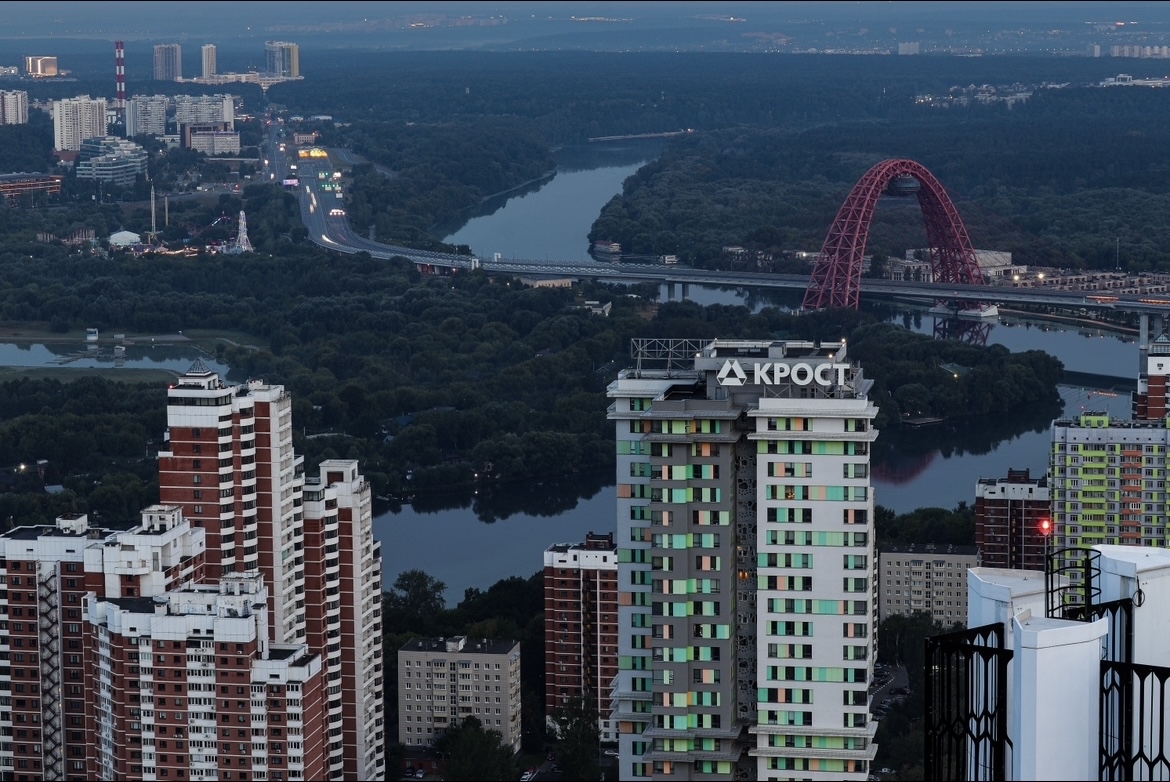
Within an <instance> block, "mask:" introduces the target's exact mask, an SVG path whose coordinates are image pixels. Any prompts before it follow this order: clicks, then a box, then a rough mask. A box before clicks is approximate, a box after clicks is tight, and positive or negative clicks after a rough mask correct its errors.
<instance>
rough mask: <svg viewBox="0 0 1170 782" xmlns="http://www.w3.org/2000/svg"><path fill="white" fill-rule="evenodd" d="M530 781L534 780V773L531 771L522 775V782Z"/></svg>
mask: <svg viewBox="0 0 1170 782" xmlns="http://www.w3.org/2000/svg"><path fill="white" fill-rule="evenodd" d="M530 779H532V772H531V771H525V772H524V773H523V774H521V775H520V782H528V780H530Z"/></svg>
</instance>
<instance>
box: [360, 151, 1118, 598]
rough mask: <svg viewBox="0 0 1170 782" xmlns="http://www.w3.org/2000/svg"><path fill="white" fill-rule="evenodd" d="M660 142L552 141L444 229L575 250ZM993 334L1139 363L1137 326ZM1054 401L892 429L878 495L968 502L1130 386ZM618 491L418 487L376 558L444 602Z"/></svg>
mask: <svg viewBox="0 0 1170 782" xmlns="http://www.w3.org/2000/svg"><path fill="white" fill-rule="evenodd" d="M659 150H660V143H646V142H639V143H627V144H621V145H605V146H601V147H592V146H590V147H587V148H572V149H565V150H561V151H560V152H559V153H558V158H557V159H558V170H557V173H556V175H555V176H553V177H552V178H551V179H546V180H543V181H542V182H540V183H535V184H534V185H532V186H529V187H528V188H525V189H523V190H521V191H518V192H517V193H514V194H512V195H510V196H508V197H502V198H499V199H496V200H494V201H491V202H487V203H485V204H484V205H483V207H482V208H481V209H480V210H477V213H475V214H472V215H469V216H468V219H467V221H466V222H465V223H464V224H462V225H459V226H452V227H451V233H450V235H448V236H446V237H445V241H448V242H451V243H456V244H468V245H470V246H471V249H472V251H473V252H475V253H476V254H477V255H481V256H488V257H490V256H491V254H493V253H497V252H498V253H500V254H501V255H502V256H503V257H505V258H508V257H518V258H532V259H539V258H542V257H548V258H557V259H578V258H579V259H583V258H584V257H585V255H586V251H587V250H588V247H589V241H588V238H587V234H588V232H589V229H590V227H591V226H592V223H593V220H594V219H595V218H596V215H597V214H598V212H599V211H600V210H601V208H602V207H603V206H604V205H605V204H606V203H607V202H608V201H609V199H610V198H612V197H613V196H614V195H615V194H616V193H618V192H620V190H621V186H622V182H623V181H624V180H625V179H626V177H628V176H630V175H631V174H633V173H634V172H635V171H636V170H637V169H638V168H639V166H641V165H642V164H644V163H645V162H646V161H648V160H652V159H654V158H655V157H656V156H657V155H658V153H659ZM681 293H682V292H681V290H680V288H679V286H674V287H673V288H670V287H668V286H663V288H662V289H661V291H660V297H661V299H662V300H664V301H665V300H669V299H672V298H673V299H677V298H679V297H680V295H681ZM686 298H687V299H689V300H693V301H696V302H698V303H700V304H704V305H706V304H744V305H746V306H748V307H749V308H751V309H752V311H759V310H760V309H762V308H764V307H767V306H779V307H782V308H796V307H798V306H799V305H800V295H799V293H794V292H759V291H748V290H745V289H734V288H706V287H702V286H689V287H688V289H687V291H686ZM872 306H873V308H874V311H875V312H876V313H878V314H879V315H880V316H881V317H883V318H884V319H886V320H890V321H892V322H897V323H902V324H903V325H905V326H906V327H907V328H909V329H911V330H914V331H918V332H921V333H931V332H932V329H933V319H932V318H931V316H929V315H927V314H926V313H925V311H924V310H922V309H915V308H912V307H891V306H890V305H887V304H875V305H872ZM988 343H989V344H998V345H1003V346H1005V347H1007V348H1009V349H1010V350H1013V351H1022V350H1044V351H1046V352H1048V353H1051V354H1052V355H1054V356H1056V357H1057V358H1059V359H1060V360H1061V361H1063V362H1064V364H1065V366H1066V367H1067V368H1068V369H1070V370H1075V371H1080V372H1091V373H1095V374H1103V375H1113V376H1116V377H1121V378H1131V377H1134V375H1135V374H1136V371H1137V365H1138V348H1137V344H1136V342H1135V341H1134V339H1133V338H1132V337H1127V336H1123V335H1119V334H1115V333H1111V332H1107V331H1102V330H1099V329H1095V328H1092V327H1083V326H1076V325H1065V324H1059V323H1051V322H1046V321H1041V320H1035V319H1028V318H1024V317H1015V316H1011V315H1004V316H1001V318H1000V319H999V322H998V323H997V324H996V325H994V326H993V327H992V329H991V331H990V333H989V335H988ZM1060 396H1061V403H1060V404H1053V405H1050V406H1046V407H1042V408H1036V409H1025V410H1013V411H1005V415H1004V416H1002V417H999V418H998V419H997V420H996V421H986V420H981V421H978V422H975V423H970V424H966V423H959V424H942V425H937V426H933V427H925V428H923V429H919V430H916V431H904V432H896V433H895V432H890V433H887V434H885V435H883V436H881V437H879V439H878V443H877V446H876V447H875V449H874V453H873V457H872V459H873V486H874V496H875V498H876V500H877V502H878V503H879V504H881V505H884V506H886V507H889V508H891V509H893V510H894V511H896V512H899V513H904V512H908V511H911V510H914V509H915V508H919V507H926V506H937V507H944V508H953V507H955V506H956V505H957V504H958V503H960V502H967V503H968V504H972V503H974V499H975V483H976V481H977V480H978V479H979V478H993V477H1003V476H1006V475H1007V470H1008V469H1009V468H1016V469H1022V468H1027V469H1030V470H1031V471H1032V474H1033V475H1043V474H1044V473H1045V472H1046V471H1047V464H1048V453H1049V448H1050V443H1051V434H1050V425H1051V422H1052V419H1053V418H1055V417H1057V416H1060V415H1075V414H1077V413H1079V412H1081V411H1082V410H1106V411H1108V412H1109V413H1110V414H1111V415H1113V416H1115V417H1122V418H1125V417H1128V416H1129V404H1130V403H1129V397H1128V395H1127V394H1122V395H1118V394H1114V393H1112V392H1107V391H1100V390H1094V389H1086V388H1079V387H1073V386H1062V387H1061V388H1060ZM615 499H616V491H615V488H614V485H613V476H612V475H592V476H571V477H568V478H562V479H558V480H555V481H546V482H543V483H539V484H535V485H530V484H524V485H514V486H507V485H505V486H487V487H483V488H482V489H480V490H479V491H467V492H465V493H463V494H456V495H451V494H445V495H443V496H442V497H438V498H429V499H428V498H423V499H421V500H418V501H416V502H415V503H414V505H413V506H410V505H407V506H401V507H398V506H394V507H384V506H379V508H378V509H377V515H376V517H375V520H374V529H375V535H377V536H378V538H379V539H380V540H381V541H382V542H383V546H382V552H383V572H384V578H385V585H386V586H387V587H389V586H390V585H391V584H392V583H393V581H394V578H395V577H396V576H397V574H398V573H400V572H402V571H403V570H410V569H415V568H418V569H421V570H424V571H426V572H427V573H430V574H431V575H433V576H435V577H436V578H438V579H439V580H441V581H443V582H444V583H445V584H446V585H447V592H446V597H447V602H448V605H454V604H455V603H457V602H458V601H459V600H460V599H462V596H463V593H464V590H466V589H468V588H478V589H486V588H488V587H489V586H491V585H492V584H493V583H495V582H496V581H498V580H500V579H503V578H508V577H511V576H521V577H525V578H527V577H528V576H531V575H532V574H533V573H535V572H537V571H538V570H540V569H541V568H542V566H543V559H542V557H543V551H544V549H545V548H547V547H548V546H549V545H551V544H553V543H565V542H574V541H581V540H584V538H585V535H586V533H589V532H597V533H605V532H612V531H613V530H614V523H615V518H614V509H615Z"/></svg>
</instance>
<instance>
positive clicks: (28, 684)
mask: <svg viewBox="0 0 1170 782" xmlns="http://www.w3.org/2000/svg"><path fill="white" fill-rule="evenodd" d="M203 554H204V536H203V531H202V530H192V529H191V528H190V526H189V525H187V524H186V523H185V522H184V521H183V520H182V517H181V515H180V513H179V510H178V509H177V508H167V507H164V506H157V505H156V506H151V507H149V508H146V509H145V510H144V511H143V512H142V522H141V524H140V525H139V526H137V527H135V528H134V529H131V530H129V531H126V532H111V531H109V530H103V529H97V528H94V527H91V526H89V523H88V519H87V517H86V516H84V515H76V514H75V515H69V516H62V517H61V518H59V519H57V522H56V524H55V525H52V526H50V525H41V526H33V527H18V528H16V529H13V530H10V531H8V532H6V533H4V534H3V535H0V578H2V579H3V580H4V583H5V584H6V586H7V589H6V591H0V614H2V615H4V616H5V617H6V619H7V628H6V629H7V632H6V633H5V634H3V635H0V681H2V682H4V684H2V685H0V689H2V690H3V691H4V692H5V694H4V695H3V696H0V705H3V706H4V708H0V735H3V736H5V737H6V738H5V739H4V740H3V741H0V779H11V780H17V781H18V782H26V781H28V782H31V781H32V780H45V781H46V782H48V780H61V779H65V780H88V779H94V778H95V771H94V766H93V765H92V763H93V761H94V755H93V750H94V747H95V745H96V741H95V734H94V733H93V731H92V727H91V726H92V724H93V720H94V718H95V702H94V700H93V699H92V698H90V697H88V696H87V692H90V691H92V686H91V685H92V682H91V679H92V675H93V667H92V658H91V656H90V655H91V653H92V652H93V650H94V648H95V647H94V644H93V642H92V641H93V639H92V637H91V634H90V633H89V630H90V629H91V628H89V626H88V625H87V624H86V601H87V600H88V599H89V598H87V595H88V596H90V597H94V596H104V597H110V598H113V599H121V598H128V599H141V598H144V597H146V598H149V597H151V596H153V595H158V594H161V593H163V592H165V591H166V590H168V589H174V588H178V587H180V586H182V585H185V584H191V583H194V582H197V581H199V580H201V579H202V578H203V576H204V570H203ZM10 739H12V740H10ZM141 749H142V747H141V746H139V747H138V750H137V751H141Z"/></svg>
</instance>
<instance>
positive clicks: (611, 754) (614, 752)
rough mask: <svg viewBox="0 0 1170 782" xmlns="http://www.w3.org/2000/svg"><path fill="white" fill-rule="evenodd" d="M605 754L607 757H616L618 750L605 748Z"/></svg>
mask: <svg viewBox="0 0 1170 782" xmlns="http://www.w3.org/2000/svg"><path fill="white" fill-rule="evenodd" d="M605 754H606V756H608V757H611V758H616V757H617V756H618V751H617V750H616V749H607V750H606V751H605Z"/></svg>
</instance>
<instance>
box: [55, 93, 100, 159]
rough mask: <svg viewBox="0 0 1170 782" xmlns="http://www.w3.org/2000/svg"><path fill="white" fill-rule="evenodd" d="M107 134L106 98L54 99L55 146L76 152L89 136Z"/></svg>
mask: <svg viewBox="0 0 1170 782" xmlns="http://www.w3.org/2000/svg"><path fill="white" fill-rule="evenodd" d="M104 135H106V101H105V98H98V99H96V100H95V99H93V98H90V97H89V96H88V95H84V96H80V97H77V98H66V99H64V100H55V101H53V148H54V149H59V150H70V151H73V152H76V151H78V150H80V149H81V142H83V141H85V140H86V139H87V138H94V137H96V136H104Z"/></svg>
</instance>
